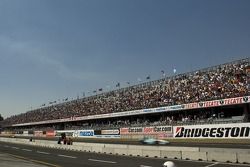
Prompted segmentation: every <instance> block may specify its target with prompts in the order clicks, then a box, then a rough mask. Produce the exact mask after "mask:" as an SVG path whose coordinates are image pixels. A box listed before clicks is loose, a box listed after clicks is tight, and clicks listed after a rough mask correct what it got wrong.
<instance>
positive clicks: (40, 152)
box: [36, 151, 50, 155]
mask: <svg viewBox="0 0 250 167" xmlns="http://www.w3.org/2000/svg"><path fill="white" fill-rule="evenodd" d="M36 152H37V153H39V154H46V155H49V154H50V153H47V152H42V151H36Z"/></svg>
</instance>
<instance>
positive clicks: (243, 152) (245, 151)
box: [200, 147, 250, 154]
mask: <svg viewBox="0 0 250 167" xmlns="http://www.w3.org/2000/svg"><path fill="white" fill-rule="evenodd" d="M233 151H234V152H235V153H241V154H250V150H249V149H233ZM200 152H218V153H231V152H232V149H230V148H207V147H201V148H200Z"/></svg>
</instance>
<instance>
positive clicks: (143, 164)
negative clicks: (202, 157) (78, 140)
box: [0, 142, 250, 167]
mask: <svg viewBox="0 0 250 167" xmlns="http://www.w3.org/2000/svg"><path fill="white" fill-rule="evenodd" d="M0 152H3V153H8V154H12V155H17V156H22V157H25V158H26V159H32V160H36V161H41V162H44V163H46V164H50V165H48V166H54V167H72V166H74V167H162V164H163V163H164V162H166V161H168V160H169V159H159V158H141V157H131V156H118V155H108V154H97V153H89V152H77V151H66V150H58V149H51V148H43V147H35V146H29V145H21V144H12V143H5V142H0ZM171 161H173V162H174V163H175V164H176V165H177V167H212V166H213V167H242V166H247V167H250V165H244V164H227V163H217V162H201V161H184V160H171Z"/></svg>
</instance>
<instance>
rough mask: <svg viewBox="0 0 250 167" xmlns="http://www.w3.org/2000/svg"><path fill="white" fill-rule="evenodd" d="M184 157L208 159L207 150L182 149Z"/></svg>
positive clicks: (187, 158) (199, 159) (200, 159)
mask: <svg viewBox="0 0 250 167" xmlns="http://www.w3.org/2000/svg"><path fill="white" fill-rule="evenodd" d="M181 153H182V159H186V160H198V161H207V152H196V151H182V152H181Z"/></svg>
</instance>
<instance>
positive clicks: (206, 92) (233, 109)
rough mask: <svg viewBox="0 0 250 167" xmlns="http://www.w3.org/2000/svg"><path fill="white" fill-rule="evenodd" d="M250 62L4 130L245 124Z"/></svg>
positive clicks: (81, 104) (29, 116) (130, 90)
mask: <svg viewBox="0 0 250 167" xmlns="http://www.w3.org/2000/svg"><path fill="white" fill-rule="evenodd" d="M249 60H250V58H246V59H242V60H237V61H234V62H230V63H226V64H221V65H218V66H214V67H209V68H206V69H201V70H197V71H194V72H188V73H184V74H179V75H175V76H171V77H165V78H162V79H159V80H154V81H150V82H145V83H141V84H139V85H134V86H129V87H126V88H121V89H118V90H113V91H110V92H105V93H101V94H98V95H94V96H90V97H85V98H81V99H76V100H72V101H66V102H64V103H61V104H56V105H51V106H47V107H42V108H37V109H34V110H31V111H28V112H26V113H23V114H19V115H15V116H11V117H9V118H6V119H5V120H4V121H3V122H2V123H1V124H2V125H3V127H4V130H15V131H18V130H69V129H89V128H92V129H100V128H122V127H137V126H165V125H190V124H216V123H239V122H249V111H250V103H249V102H250V91H249V90H250V79H249V78H250V77H249V76H250V74H249V69H250V63H249Z"/></svg>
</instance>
